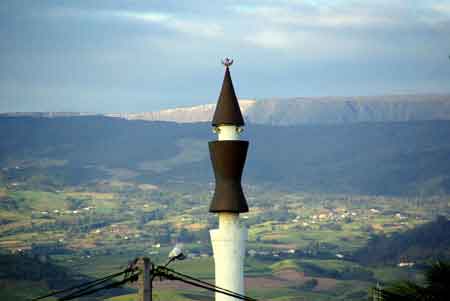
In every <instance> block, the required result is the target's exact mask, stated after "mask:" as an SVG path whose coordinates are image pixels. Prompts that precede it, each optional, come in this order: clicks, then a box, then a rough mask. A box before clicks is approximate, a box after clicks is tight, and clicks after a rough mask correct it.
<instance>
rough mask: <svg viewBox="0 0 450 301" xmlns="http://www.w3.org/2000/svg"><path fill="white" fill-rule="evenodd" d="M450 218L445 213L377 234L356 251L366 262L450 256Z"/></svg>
mask: <svg viewBox="0 0 450 301" xmlns="http://www.w3.org/2000/svg"><path fill="white" fill-rule="evenodd" d="M449 233H450V221H449V220H448V219H447V218H445V217H443V216H441V217H438V218H437V219H436V220H435V221H433V222H430V223H427V224H424V225H421V226H418V227H416V228H414V229H411V230H408V231H406V232H398V233H394V234H392V235H391V236H386V235H383V234H381V235H374V236H372V238H371V239H370V240H369V243H368V244H367V246H366V247H364V248H363V249H361V250H360V251H359V252H358V253H357V254H355V257H356V259H358V260H359V261H360V262H362V263H364V264H381V263H383V264H397V263H398V262H402V261H403V262H411V261H412V262H416V261H421V262H425V261H429V262H430V261H433V260H437V259H441V260H442V259H447V260H448V259H450V235H449Z"/></svg>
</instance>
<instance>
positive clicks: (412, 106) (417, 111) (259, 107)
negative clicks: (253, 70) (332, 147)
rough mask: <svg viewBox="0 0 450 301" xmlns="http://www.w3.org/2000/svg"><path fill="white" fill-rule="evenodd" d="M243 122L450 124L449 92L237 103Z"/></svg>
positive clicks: (131, 116) (194, 118)
mask: <svg viewBox="0 0 450 301" xmlns="http://www.w3.org/2000/svg"><path fill="white" fill-rule="evenodd" d="M239 103H240V106H241V110H242V114H243V115H244V118H245V120H246V122H249V123H254V124H268V125H286V126H289V125H300V124H343V123H358V122H406V121H424V120H450V94H446V95H438V94H428V95H426V94H422V95H386V96H350V97H344V96H330V97H296V98H271V99H262V100H258V101H257V100H251V99H241V100H240V101H239ZM214 110H215V104H204V105H197V106H192V107H181V108H174V109H166V110H161V111H156V112H142V113H110V114H97V113H77V112H73V113H72V112H61V113H59V112H48V113H46V112H40V113H20V112H19V113H3V114H0V116H30V117H46V118H54V117H71V116H93V115H103V116H107V117H115V118H123V119H127V120H147V121H170V122H178V123H192V122H209V121H211V119H212V117H213V114H214Z"/></svg>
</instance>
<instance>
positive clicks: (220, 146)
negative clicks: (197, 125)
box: [209, 140, 248, 213]
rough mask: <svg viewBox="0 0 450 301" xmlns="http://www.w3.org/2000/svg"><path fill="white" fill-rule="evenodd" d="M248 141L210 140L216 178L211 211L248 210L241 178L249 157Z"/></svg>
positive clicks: (239, 211)
mask: <svg viewBox="0 0 450 301" xmlns="http://www.w3.org/2000/svg"><path fill="white" fill-rule="evenodd" d="M247 150H248V141H241V140H222V141H210V142H209V154H210V156H211V162H212V166H213V169H214V176H215V178H216V189H215V191H214V196H213V199H212V201H211V205H210V207H209V211H210V212H234V213H241V212H248V205H247V200H246V199H245V196H244V192H243V191H242V186H241V178H242V172H243V170H244V165H245V159H246V157H247Z"/></svg>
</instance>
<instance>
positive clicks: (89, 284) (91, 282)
mask: <svg viewBox="0 0 450 301" xmlns="http://www.w3.org/2000/svg"><path fill="white" fill-rule="evenodd" d="M128 272H129V268H127V269H125V270H123V271H121V272H118V273H115V274H111V275H108V276H105V277H102V278H100V279H96V280H92V281H88V282H85V283H82V284H79V285H75V286H72V287H69V288H65V289H62V290H59V291H54V292H51V293H49V294H46V295H43V296H39V297H36V298H33V299H31V300H30V301H37V300H41V299H45V298H48V297H51V296H54V295H59V294H62V293H67V292H70V291H73V290H76V289H79V288H84V287H85V286H96V285H98V283H99V282H101V283H103V282H104V280H105V279H107V280H109V279H112V278H115V277H117V276H120V275H122V274H125V273H128ZM94 284H95V285H94Z"/></svg>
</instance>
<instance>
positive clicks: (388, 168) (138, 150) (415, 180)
mask: <svg viewBox="0 0 450 301" xmlns="http://www.w3.org/2000/svg"><path fill="white" fill-rule="evenodd" d="M247 135H248V137H251V144H250V150H249V155H248V163H247V165H246V169H245V173H244V182H245V183H247V184H252V183H255V184H258V183H259V184H270V185H275V186H278V187H285V188H288V189H293V190H300V191H310V192H314V191H321V192H337V193H363V194H376V195H386V194H387V195H389V194H393V195H417V194H420V195H430V194H446V193H449V192H450V156H449V153H450V141H449V140H448V137H450V122H449V121H421V122H400V123H355V124H343V125H316V126H312V125H299V126H289V127H276V126H267V125H254V126H249V127H248V129H247V131H246V132H245V134H244V138H245V137H246V136H247ZM212 139H214V136H213V134H212V133H211V130H210V125H209V124H208V123H190V124H177V123H167V122H145V121H127V120H123V119H118V118H107V117H96V116H90V117H69V118H50V119H49V118H28V117H14V118H13V117H4V118H0V162H1V164H2V171H1V178H3V181H6V182H7V183H9V184H11V183H15V185H19V184H20V183H21V182H23V181H27V182H28V184H30V181H34V183H36V185H38V184H39V185H41V186H42V185H44V186H45V185H46V183H48V185H50V186H52V185H77V184H80V183H85V184H86V183H90V182H92V181H94V182H95V181H100V180H104V179H109V178H118V179H129V180H134V181H138V182H142V183H148V182H149V181H150V182H152V183H168V182H170V181H182V182H186V183H189V182H191V183H208V182H211V179H212V177H213V176H212V172H211V167H210V162H209V155H208V150H207V141H208V140H212ZM268 141H270V143H268Z"/></svg>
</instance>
